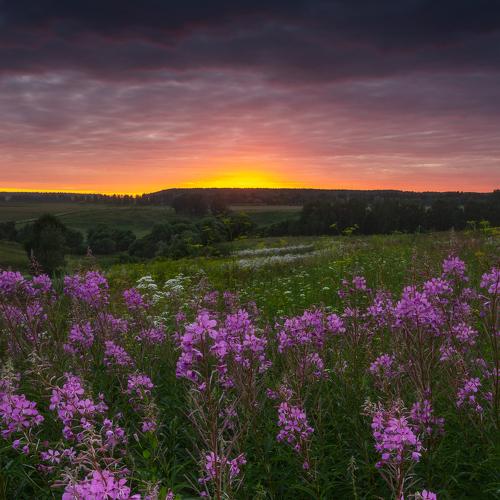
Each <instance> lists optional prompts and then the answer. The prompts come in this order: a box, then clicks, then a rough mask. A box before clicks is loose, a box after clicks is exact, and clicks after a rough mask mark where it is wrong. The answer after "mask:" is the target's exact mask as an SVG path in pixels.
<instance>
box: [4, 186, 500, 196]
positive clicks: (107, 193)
mask: <svg viewBox="0 0 500 500" xmlns="http://www.w3.org/2000/svg"><path fill="white" fill-rule="evenodd" d="M174 189H179V190H181V189H183V190H196V189H198V190H200V189H211V190H224V189H226V190H227V189H233V190H241V191H244V190H250V189H260V190H267V191H271V190H272V191H276V190H290V191H291V190H293V191H298V190H310V191H366V192H369V191H395V192H402V193H471V194H488V193H494V192H495V191H498V190H499V188H492V189H491V190H490V191H464V190H460V189H455V190H447V191H439V190H427V191H419V190H415V189H395V188H372V189H368V188H364V189H360V188H357V189H353V188H340V187H339V188H318V187H305V186H304V187H279V186H278V187H260V186H254V187H248V186H247V187H238V186H234V187H230V186H225V187H215V186H204V187H201V186H196V187H189V186H175V187H167V188H162V189H158V190H156V191H142V192H130V191H129V192H113V191H90V190H72V189H69V190H57V189H26V188H25V189H17V188H3V187H2V188H0V194H37V193H39V194H78V195H102V196H133V197H139V196H145V195H150V194H156V193H160V192H162V191H169V190H174Z"/></svg>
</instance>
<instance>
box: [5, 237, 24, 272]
mask: <svg viewBox="0 0 500 500" xmlns="http://www.w3.org/2000/svg"><path fill="white" fill-rule="evenodd" d="M0 268H7V269H8V268H11V269H18V270H20V271H23V272H24V271H27V270H28V269H29V261H28V257H27V256H26V252H25V251H24V248H23V247H22V245H20V244H19V243H15V242H13V241H0Z"/></svg>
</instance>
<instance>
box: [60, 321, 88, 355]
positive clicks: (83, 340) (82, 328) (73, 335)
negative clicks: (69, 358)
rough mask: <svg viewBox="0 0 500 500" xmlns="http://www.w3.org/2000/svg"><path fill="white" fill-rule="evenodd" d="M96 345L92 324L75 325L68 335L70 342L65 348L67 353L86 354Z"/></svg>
mask: <svg viewBox="0 0 500 500" xmlns="http://www.w3.org/2000/svg"><path fill="white" fill-rule="evenodd" d="M93 343H94V332H93V330H92V327H91V326H90V323H85V324H84V325H73V326H72V327H71V330H70V332H69V335H68V342H67V343H66V344H64V346H63V348H64V350H65V351H66V352H69V353H72V354H76V353H80V354H84V353H85V352H86V351H87V350H88V349H90V348H91V347H92V345H93Z"/></svg>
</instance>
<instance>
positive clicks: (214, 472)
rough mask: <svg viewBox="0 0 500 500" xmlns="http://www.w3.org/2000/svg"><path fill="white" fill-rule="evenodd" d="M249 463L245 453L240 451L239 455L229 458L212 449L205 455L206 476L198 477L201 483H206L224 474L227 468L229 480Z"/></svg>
mask: <svg viewBox="0 0 500 500" xmlns="http://www.w3.org/2000/svg"><path fill="white" fill-rule="evenodd" d="M246 463H247V461H246V458H245V455H244V454H243V453H240V454H239V455H238V456H237V457H235V458H233V459H231V460H228V459H225V458H221V457H220V456H219V455H217V454H216V453H214V452H213V451H211V452H210V453H207V455H206V456H205V476H203V477H201V478H200V479H198V481H199V483H200V484H206V483H208V482H210V481H214V480H216V479H217V478H218V477H220V476H222V475H223V474H224V473H225V472H226V469H227V472H228V473H229V480H230V481H231V480H233V479H235V478H236V477H237V476H238V475H239V474H240V472H241V467H242V466H243V465H245V464H246Z"/></svg>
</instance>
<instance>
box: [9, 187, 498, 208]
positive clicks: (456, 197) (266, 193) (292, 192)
mask: <svg viewBox="0 0 500 500" xmlns="http://www.w3.org/2000/svg"><path fill="white" fill-rule="evenodd" d="M185 193H190V194H191V195H199V196H200V197H205V198H207V199H208V200H213V199H219V200H221V201H223V202H224V203H225V204H227V205H297V206H300V205H303V204H304V203H307V202H311V201H336V200H350V199H359V200H363V201H366V202H373V201H380V200H389V199H393V200H397V199H399V200H414V201H416V202H419V203H422V204H432V203H433V202H434V201H435V200H436V199H447V200H449V201H454V202H456V203H465V202H467V201H471V200H478V201H479V200H482V201H485V200H488V199H491V200H492V201H493V200H498V198H499V197H500V190H495V191H493V192H491V193H474V192H431V191H429V192H414V191H397V190H366V191H364V190H346V189H302V188H297V189H290V188H276V189H272V188H172V189H164V190H162V191H157V192H154V193H147V194H143V195H138V196H130V195H104V194H99V193H95V194H75V193H57V192H54V193H32V192H30V193H24V192H19V193H11V192H9V193H7V192H0V201H3V202H40V201H44V202H52V203H57V202H64V203H71V202H74V203H106V204H116V205H172V202H173V200H175V199H176V198H177V197H178V196H180V195H183V194H185Z"/></svg>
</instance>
